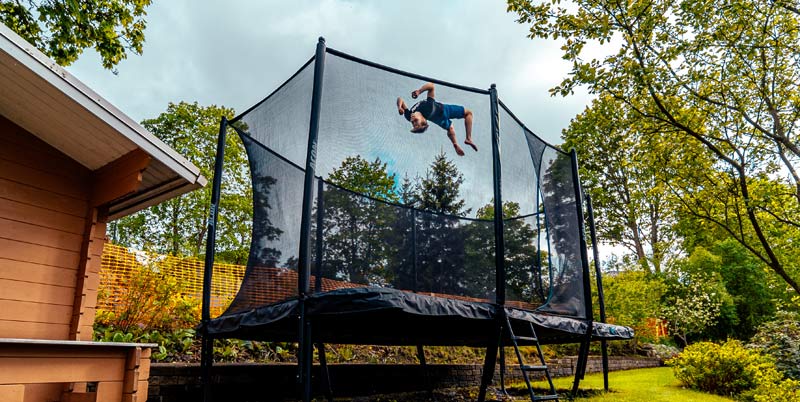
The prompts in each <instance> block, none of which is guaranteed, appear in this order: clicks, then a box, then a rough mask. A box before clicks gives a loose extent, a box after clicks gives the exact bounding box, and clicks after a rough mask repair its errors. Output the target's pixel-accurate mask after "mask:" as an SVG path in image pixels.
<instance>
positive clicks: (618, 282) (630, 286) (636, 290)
mask: <svg viewBox="0 0 800 402" xmlns="http://www.w3.org/2000/svg"><path fill="white" fill-rule="evenodd" d="M666 290H667V288H666V284H665V283H664V281H663V280H662V279H661V278H659V277H657V276H652V275H647V274H646V273H645V272H643V271H623V272H620V273H619V274H617V275H615V276H610V275H609V276H606V277H604V283H603V291H604V295H605V301H606V314H607V316H608V321H609V322H618V323H621V324H624V325H628V326H630V327H632V328H633V329H634V331H635V333H636V339H635V341H636V342H638V341H646V342H649V341H653V340H655V334H654V333H652V330H651V328H650V327H648V325H647V324H648V320H649V319H652V318H656V317H660V316H661V309H662V305H661V297H662V295H663V294H664V293H665V292H666ZM632 346H633V347H634V348H635V347H636V343H634V344H633V345H632Z"/></svg>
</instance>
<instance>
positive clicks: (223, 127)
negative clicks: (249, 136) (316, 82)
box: [200, 116, 228, 402]
mask: <svg viewBox="0 0 800 402" xmlns="http://www.w3.org/2000/svg"><path fill="white" fill-rule="evenodd" d="M227 130H228V119H226V118H225V116H223V117H222V120H221V121H220V123H219V137H218V138H217V155H216V157H215V158H214V181H213V184H212V187H211V208H210V211H209V217H208V228H207V232H208V235H207V238H206V258H205V267H204V269H203V307H202V317H201V319H202V328H203V330H202V336H203V342H202V344H201V351H200V375H201V377H202V380H201V382H202V384H203V401H205V402H209V401H211V365H212V364H213V360H214V352H213V351H214V343H213V339H211V337H210V336H209V335H208V324H209V322H210V321H211V279H212V275H213V273H214V253H215V248H216V243H217V220H218V217H219V197H220V190H221V188H222V167H223V162H224V160H225V134H226V132H227Z"/></svg>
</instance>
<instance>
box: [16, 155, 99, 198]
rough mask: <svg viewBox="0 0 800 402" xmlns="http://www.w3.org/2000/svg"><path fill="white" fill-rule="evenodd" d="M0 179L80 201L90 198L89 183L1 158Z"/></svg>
mask: <svg viewBox="0 0 800 402" xmlns="http://www.w3.org/2000/svg"><path fill="white" fill-rule="evenodd" d="M0 178H3V179H7V180H13V181H16V182H18V183H26V184H28V185H30V186H31V187H36V188H39V189H42V190H47V191H51V192H53V193H56V194H62V195H66V196H70V197H73V198H78V199H87V198H88V196H89V181H88V180H83V181H78V180H71V179H66V178H63V177H58V176H53V175H51V174H48V173H47V172H43V171H41V170H37V169H34V168H31V167H28V166H24V165H20V164H17V163H14V162H11V161H8V160H5V159H2V158H0Z"/></svg>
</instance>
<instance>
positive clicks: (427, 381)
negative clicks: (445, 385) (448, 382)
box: [417, 345, 433, 396]
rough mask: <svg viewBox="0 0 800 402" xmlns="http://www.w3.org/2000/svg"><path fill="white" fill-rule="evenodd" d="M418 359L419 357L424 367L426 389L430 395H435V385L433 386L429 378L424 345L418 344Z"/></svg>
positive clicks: (423, 374)
mask: <svg viewBox="0 0 800 402" xmlns="http://www.w3.org/2000/svg"><path fill="white" fill-rule="evenodd" d="M417 359H419V365H420V366H421V367H422V376H423V379H424V381H425V390H427V391H428V395H430V396H433V386H431V380H430V378H428V363H427V361H426V360H425V349H423V346H422V345H417Z"/></svg>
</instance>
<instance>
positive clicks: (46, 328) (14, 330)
mask: <svg viewBox="0 0 800 402" xmlns="http://www.w3.org/2000/svg"><path fill="white" fill-rule="evenodd" d="M0 336H2V337H8V338H30V339H67V337H68V336H69V324H52V323H44V322H24V321H3V320H0Z"/></svg>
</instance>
